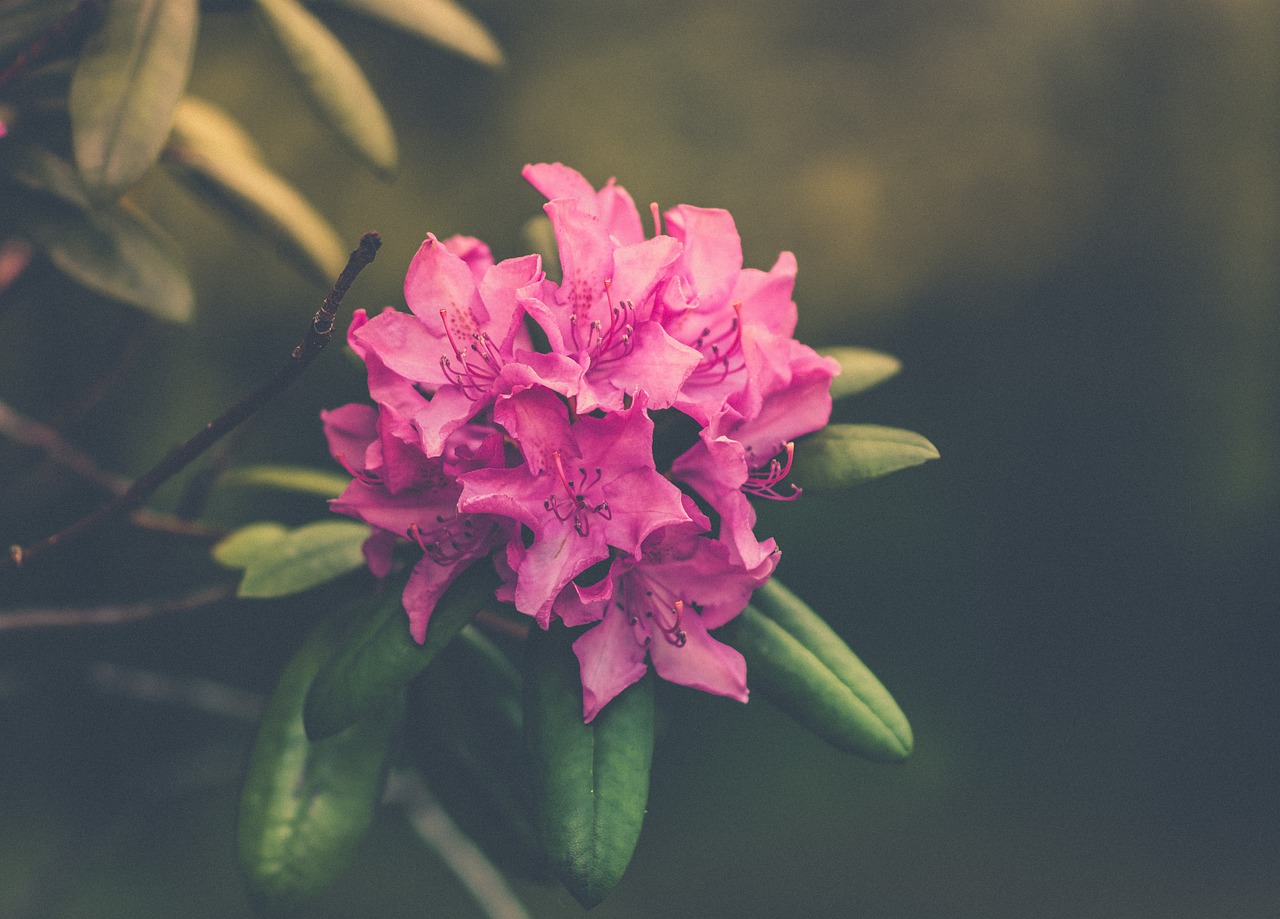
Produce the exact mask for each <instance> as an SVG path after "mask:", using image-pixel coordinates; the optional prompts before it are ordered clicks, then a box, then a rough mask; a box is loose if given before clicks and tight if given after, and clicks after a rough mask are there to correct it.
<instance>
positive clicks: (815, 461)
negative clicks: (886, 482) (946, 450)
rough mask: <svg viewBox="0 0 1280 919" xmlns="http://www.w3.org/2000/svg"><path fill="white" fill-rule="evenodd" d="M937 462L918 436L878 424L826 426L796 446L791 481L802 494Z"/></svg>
mask: <svg viewBox="0 0 1280 919" xmlns="http://www.w3.org/2000/svg"><path fill="white" fill-rule="evenodd" d="M937 458H938V448H937V447H935V446H934V445H933V444H931V443H929V441H927V440H925V439H924V438H923V437H921V436H920V435H919V434H915V433H913V432H911V431H902V430H899V429H898V428H886V427H882V426H880V425H878V424H829V425H827V426H826V427H825V428H823V429H822V430H820V431H815V432H814V433H813V434H810V435H809V436H807V437H805V438H804V439H803V440H801V441H800V442H799V443H797V444H796V452H795V463H794V465H793V466H792V467H791V478H792V480H793V481H794V482H795V483H796V484H798V485H799V486H800V487H801V488H804V489H806V490H810V489H812V490H814V491H821V490H829V489H834V488H845V487H847V486H850V485H859V484H861V483H863V482H866V481H869V480H871V479H875V478H879V477H880V476H882V475H888V474H889V473H891V472H897V471H898V470H899V469H906V468H908V467H910V466H919V465H920V464H921V463H927V462H928V461H929V460H932V459H937Z"/></svg>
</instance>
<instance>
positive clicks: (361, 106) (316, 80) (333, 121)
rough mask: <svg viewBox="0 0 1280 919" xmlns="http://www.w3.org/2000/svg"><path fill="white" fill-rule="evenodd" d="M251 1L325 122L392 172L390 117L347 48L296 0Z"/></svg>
mask: <svg viewBox="0 0 1280 919" xmlns="http://www.w3.org/2000/svg"><path fill="white" fill-rule="evenodd" d="M257 5H258V9H259V10H260V11H261V12H262V18H263V20H264V21H265V22H266V24H267V26H268V28H269V29H270V31H271V33H272V35H274V36H275V39H276V41H277V42H279V44H280V48H281V50H283V51H284V53H285V56H286V57H287V58H288V59H289V63H290V65H292V67H293V70H294V73H296V74H297V75H298V80H299V84H300V85H301V87H302V89H303V91H304V92H305V93H306V94H307V97H308V98H309V99H310V100H311V102H312V104H314V106H315V107H316V110H317V111H318V112H319V113H320V114H321V115H322V116H323V117H324V119H325V121H327V122H328V123H329V125H330V126H331V127H332V128H333V129H334V130H335V131H337V133H338V136H339V137H341V138H342V139H343V141H344V142H346V143H347V144H348V145H349V146H350V147H351V149H352V150H354V151H355V152H356V153H358V154H359V155H360V156H361V157H362V158H363V159H364V160H365V161H366V162H368V163H369V165H370V166H372V167H373V168H374V169H377V170H379V171H380V172H382V173H384V174H385V173H389V172H391V171H392V170H394V169H395V168H396V160H397V159H398V156H399V154H398V153H397V151H396V137H395V132H394V131H392V129H391V119H389V118H388V117H387V113H386V112H385V111H384V110H383V108H382V103H381V102H379V101H378V97H377V96H376V95H375V94H374V92H373V88H372V87H371V86H370V85H369V81H368V80H367V79H366V78H365V75H364V72H363V71H361V69H360V65H359V64H357V63H356V62H355V60H354V59H353V58H352V57H351V55H350V54H348V53H347V49H346V48H344V47H343V46H342V43H341V42H340V41H338V39H337V38H335V37H334V34H333V33H332V32H330V31H329V30H328V29H327V28H326V27H325V25H324V23H322V22H321V21H320V20H319V19H317V18H316V17H315V16H314V15H312V14H311V13H310V12H309V11H308V10H307V9H306V7H304V6H303V5H302V4H301V3H299V2H298V0H257Z"/></svg>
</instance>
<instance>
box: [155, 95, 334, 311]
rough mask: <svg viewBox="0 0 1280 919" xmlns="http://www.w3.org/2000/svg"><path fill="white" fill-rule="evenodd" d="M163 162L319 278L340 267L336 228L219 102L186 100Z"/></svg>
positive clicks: (326, 280)
mask: <svg viewBox="0 0 1280 919" xmlns="http://www.w3.org/2000/svg"><path fill="white" fill-rule="evenodd" d="M165 164H166V165H168V166H170V167H171V168H172V169H173V170H174V171H176V173H177V175H178V177H179V178H180V179H182V180H183V181H185V182H186V183H187V185H188V186H189V187H190V188H191V189H192V190H194V191H195V192H197V193H198V194H200V195H202V196H204V197H205V198H206V199H208V200H209V201H211V202H212V203H213V204H215V205H217V206H218V207H221V208H224V209H225V210H226V211H227V212H229V213H230V214H231V215H232V216H234V217H235V218H237V219H239V220H242V221H244V222H246V223H248V224H249V225H250V226H252V227H253V228H254V229H255V230H258V231H260V232H262V233H265V234H266V235H267V236H268V237H269V238H271V239H272V241H273V242H274V243H275V244H276V246H277V248H278V249H279V250H280V252H281V254H282V255H284V256H285V257H286V258H289V259H290V260H291V261H293V262H294V263H295V264H296V265H297V266H298V267H299V268H301V269H302V270H303V271H304V272H305V273H306V274H307V276H308V277H310V278H312V279H313V280H314V281H316V283H318V284H320V285H321V286H325V287H327V286H328V285H329V284H331V283H332V282H333V279H334V278H336V277H337V276H338V274H339V273H340V272H341V271H342V267H343V265H345V264H346V260H347V252H346V250H345V249H344V247H343V244H342V240H341V238H340V237H339V236H338V233H337V231H336V230H334V229H333V227H332V226H330V224H329V222H328V221H327V220H326V219H325V218H324V217H323V216H321V215H320V214H319V212H317V211H316V210H315V208H313V207H312V206H311V204H310V203H309V202H308V201H307V200H306V199H305V198H304V197H302V195H301V194H300V193H299V192H298V191H297V190H296V189H294V187H293V186H292V185H290V184H289V183H288V182H286V181H285V180H284V179H283V178H281V177H280V176H279V175H278V174H276V173H275V172H273V171H272V170H271V169H270V168H268V167H267V166H266V164H264V163H263V162H262V161H261V160H260V159H258V157H257V148H256V146H255V145H254V143H253V141H252V140H251V139H250V138H249V136H248V134H246V133H245V132H244V131H243V130H242V129H241V128H240V126H239V125H237V124H236V123H235V122H234V121H233V120H232V119H231V118H230V117H229V116H227V115H226V113H224V112H222V111H221V110H220V109H218V108H217V107H216V106H213V105H211V104H210V103H207V102H204V101H202V100H198V99H194V98H192V97H187V98H186V99H184V100H183V101H182V103H181V104H180V105H179V106H178V110H177V112H176V113H175V117H174V125H173V137H172V140H171V142H170V144H169V147H168V149H167V151H166V153H165Z"/></svg>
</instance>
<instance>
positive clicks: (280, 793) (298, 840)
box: [236, 617, 403, 910]
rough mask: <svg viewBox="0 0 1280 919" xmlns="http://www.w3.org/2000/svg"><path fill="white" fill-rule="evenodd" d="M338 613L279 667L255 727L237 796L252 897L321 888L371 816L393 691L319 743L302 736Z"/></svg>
mask: <svg viewBox="0 0 1280 919" xmlns="http://www.w3.org/2000/svg"><path fill="white" fill-rule="evenodd" d="M340 633H341V617H334V618H331V619H329V620H328V621H326V622H324V623H322V624H321V626H320V627H319V628H318V629H317V630H316V632H315V633H314V634H313V635H312V636H311V638H309V639H308V641H307V642H306V644H305V645H304V646H303V648H302V649H301V650H300V651H299V652H298V654H297V655H296V656H295V657H294V659H293V661H292V662H291V663H290V664H289V666H288V667H287V668H286V669H285V672H284V675H283V676H282V677H281V679H280V683H279V685H278V686H277V687H276V691H275V693H274V694H273V695H272V697H271V701H270V703H269V704H268V706H267V711H266V714H265V716H264V717H263V721H262V726H261V728H260V729H259V731H258V737H257V741H256V742H255V744H254V748H253V755H252V757H251V759H250V762H249V772H248V777H247V778H246V780H245V786H244V791H243V793H242V794H241V799H240V819H239V824H238V826H237V833H236V835H237V842H238V848H239V855H240V865H241V868H242V869H243V871H244V873H245V875H246V878H247V880H248V882H249V889H250V892H251V894H252V895H253V896H254V899H255V900H257V901H258V902H259V903H261V904H262V905H263V906H265V907H266V908H267V909H270V910H281V909H292V908H296V907H297V906H299V905H301V904H303V903H306V902H307V901H308V900H310V899H311V898H313V897H314V896H316V895H317V894H318V893H320V892H321V891H322V890H324V888H325V887H327V886H328V885H329V884H330V883H331V882H332V881H333V880H334V878H336V877H337V876H338V874H339V873H340V872H341V871H342V869H343V868H344V867H345V866H346V864H347V862H348V861H349V860H350V858H351V856H352V854H353V853H354V851H355V848H356V846H357V845H358V844H359V842H360V840H361V839H362V838H363V837H364V835H365V833H366V831H367V830H368V828H369V825H370V823H371V822H372V820H373V813H374V809H375V808H376V806H377V803H378V799H379V797H380V795H381V792H382V785H383V781H384V778H385V775H386V761H387V755H388V751H389V749H390V745H391V738H392V736H393V735H394V733H395V729H396V726H397V725H398V724H399V722H400V714H401V711H402V708H403V699H402V697H400V696H396V697H393V698H391V699H389V700H387V704H386V705H384V706H382V707H381V708H379V709H378V710H376V711H372V712H370V713H369V715H368V717H367V718H365V719H364V720H362V721H361V722H360V723H359V724H355V725H352V726H351V727H350V728H349V729H347V730H346V731H343V732H342V733H341V734H338V735H337V736H335V737H330V738H329V739H327V740H324V741H321V742H318V743H316V742H312V741H310V740H308V739H307V735H306V731H305V730H303V727H302V704H303V700H304V699H305V698H306V694H307V689H308V687H309V686H310V685H311V681H312V679H313V678H314V676H315V673H316V671H317V670H318V669H319V668H320V666H321V664H323V662H324V661H325V659H326V658H327V657H328V656H329V655H330V654H332V653H333V651H334V648H335V644H336V642H337V640H338V636H339V635H340Z"/></svg>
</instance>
